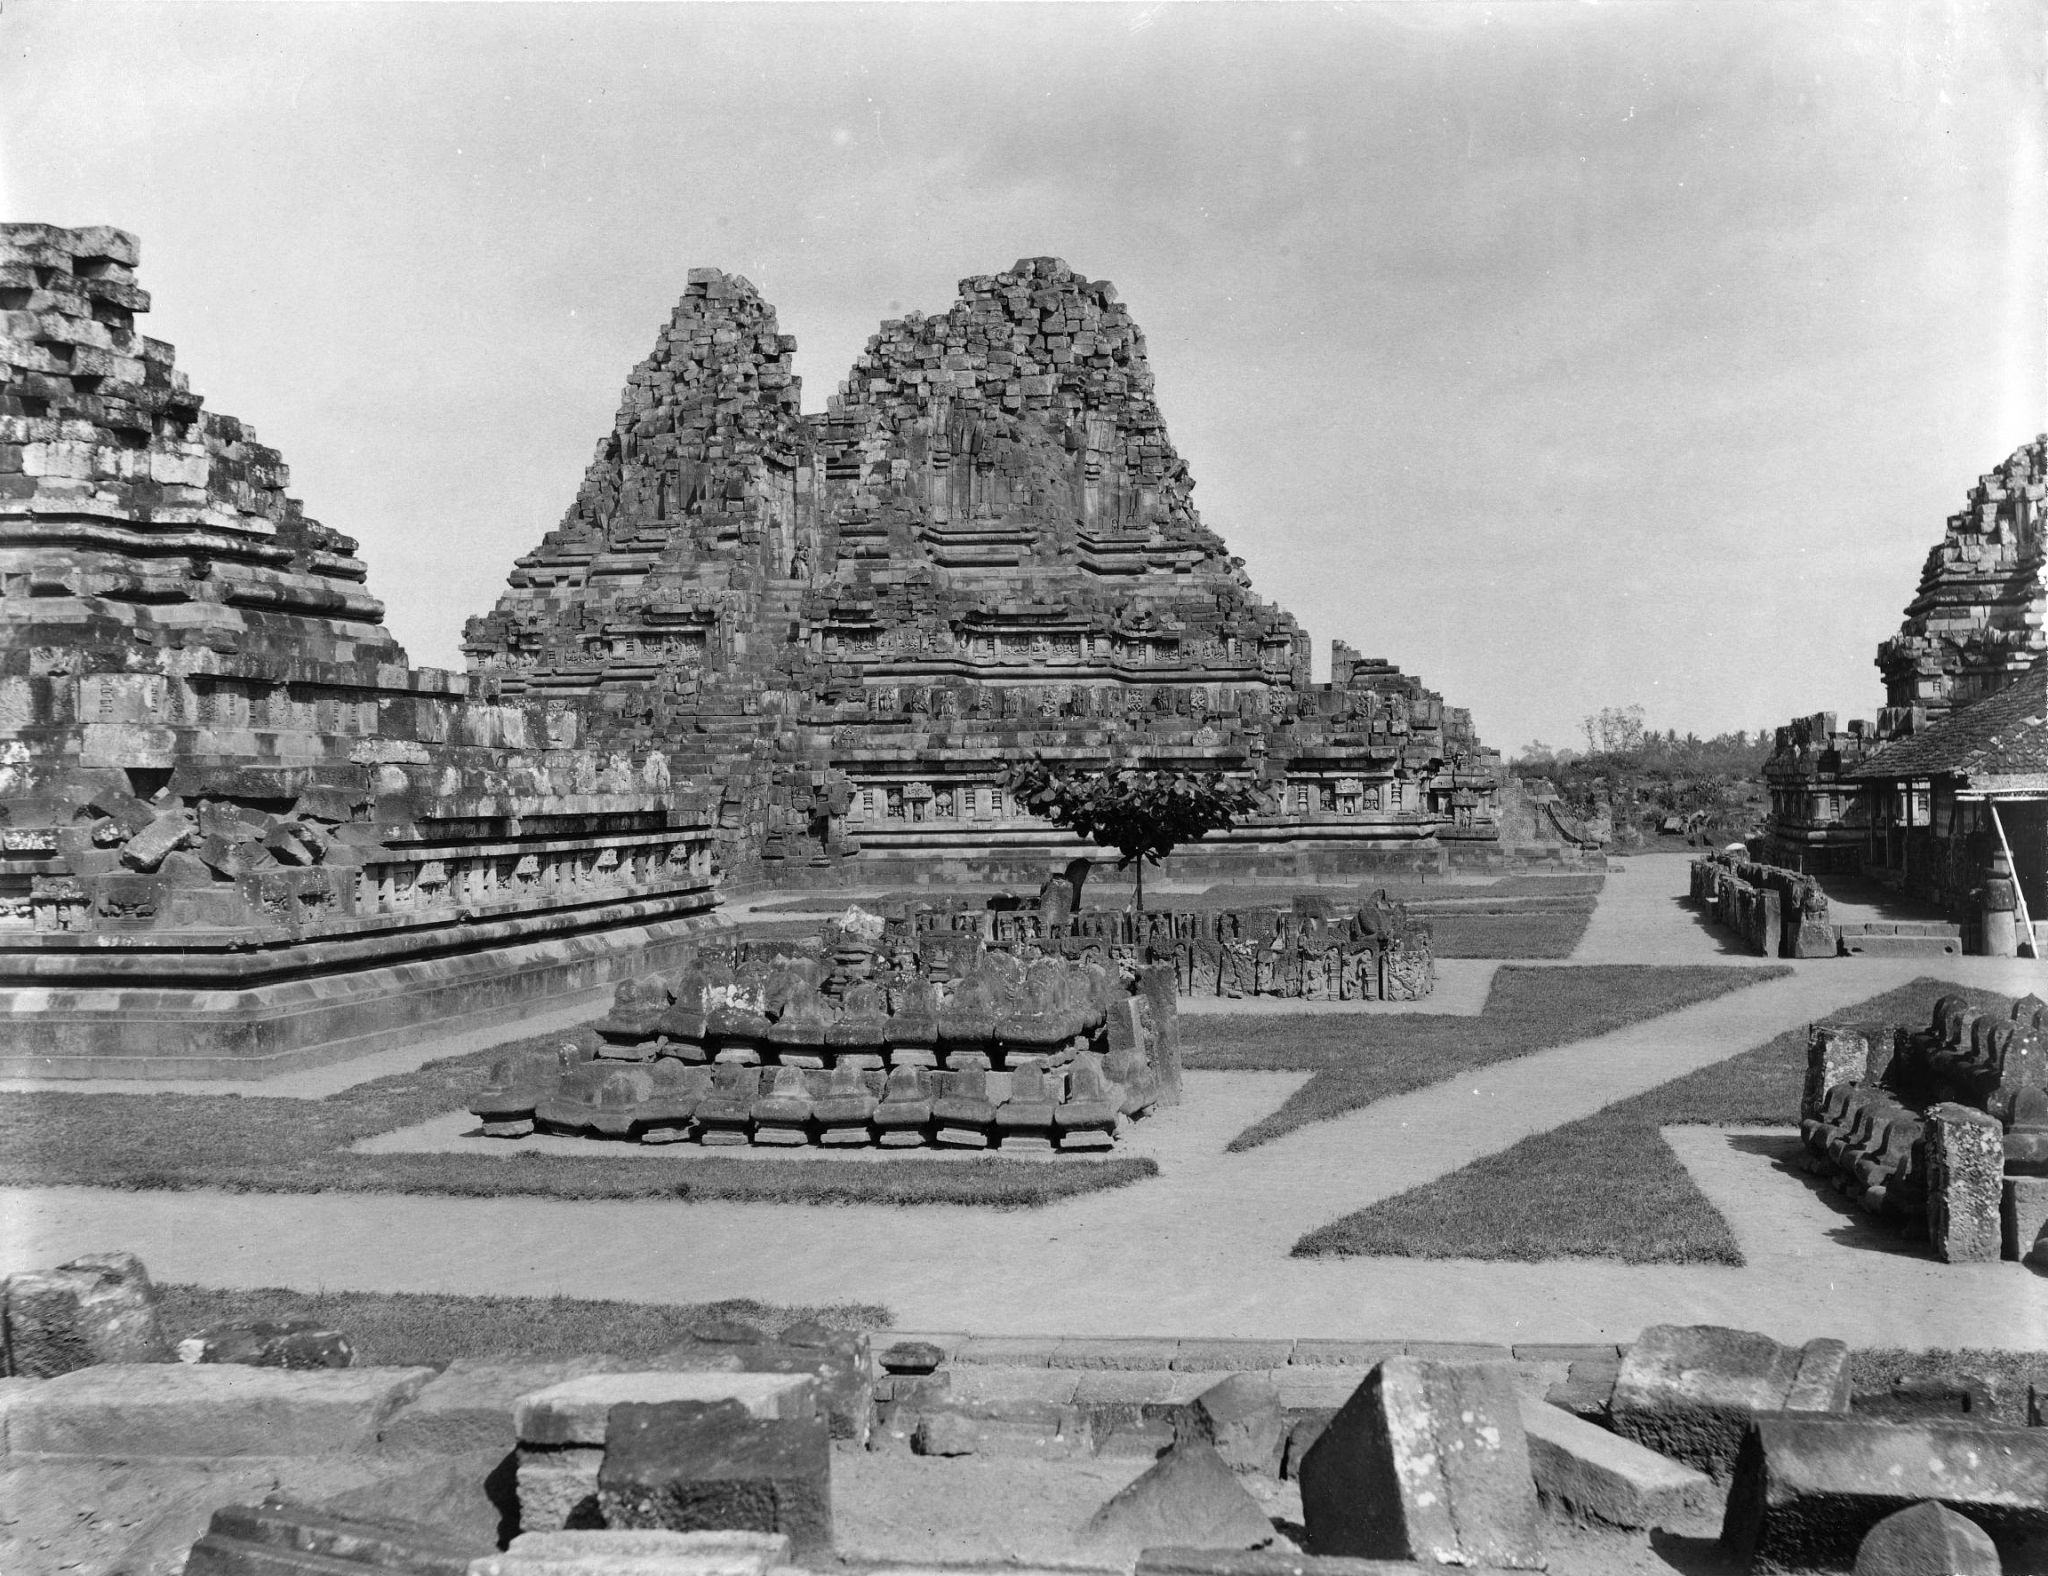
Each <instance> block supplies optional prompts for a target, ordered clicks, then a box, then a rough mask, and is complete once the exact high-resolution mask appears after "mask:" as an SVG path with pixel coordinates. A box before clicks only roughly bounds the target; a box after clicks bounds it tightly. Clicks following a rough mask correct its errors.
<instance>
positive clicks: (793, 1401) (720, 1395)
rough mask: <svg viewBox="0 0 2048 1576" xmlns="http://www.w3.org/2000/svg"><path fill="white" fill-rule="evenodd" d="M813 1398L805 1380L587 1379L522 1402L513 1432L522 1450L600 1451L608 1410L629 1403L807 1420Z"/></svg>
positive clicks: (645, 1375) (715, 1376)
mask: <svg viewBox="0 0 2048 1576" xmlns="http://www.w3.org/2000/svg"><path fill="white" fill-rule="evenodd" d="M815 1394H816V1392H815V1388H814V1386H813V1384H812V1381H811V1377H810V1376H809V1375H808V1374H742V1373H728V1372H718V1371H714V1372H708V1373H704V1372H682V1373H677V1372H669V1371H658V1372H641V1373H601V1374H585V1375H583V1376H582V1377H580V1378H576V1379H569V1380H565V1381H563V1382H562V1383H561V1384H555V1385H550V1386H548V1387H547V1388H546V1389H545V1390H538V1391H535V1392H534V1393H532V1394H530V1395H523V1396H521V1397H520V1398H519V1400H518V1402H517V1404H516V1405H515V1406H514V1408H513V1426H514V1427H515V1429H516V1430H517V1431H518V1435H519V1442H520V1443H521V1444H523V1445H602V1444H604V1443H605V1442H606V1439H607V1434H606V1424H607V1421H608V1419H609V1418H610V1416H611V1411H612V1408H613V1407H615V1406H619V1405H622V1404H624V1403H628V1402H632V1403H638V1404H650V1405H651V1404H654V1403H658V1402H667V1401H702V1402H715V1401H732V1402H734V1403H736V1404H737V1405H739V1406H740V1407H741V1408H742V1409H743V1410H744V1411H745V1412H746V1413H747V1414H748V1415H749V1416H752V1417H758V1418H807V1417H810V1416H811V1415H812V1414H813V1413H814V1412H815V1411H816V1402H815Z"/></svg>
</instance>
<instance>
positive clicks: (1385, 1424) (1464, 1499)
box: [1300, 1357, 1544, 1570]
mask: <svg viewBox="0 0 2048 1576" xmlns="http://www.w3.org/2000/svg"><path fill="white" fill-rule="evenodd" d="M1300 1475H1301V1509H1302V1521H1303V1523H1304V1525H1305V1527H1306V1529H1307V1542H1308V1547H1309V1551H1310V1552H1311V1553H1315V1554H1344V1555H1353V1556H1356V1557H1359V1558H1364V1559H1383V1560H1384V1559H1393V1560H1405V1559H1412V1560H1417V1561H1420V1562H1421V1563H1423V1564H1430V1563H1438V1564H1456V1565H1495V1566H1501V1567H1505V1568H1507V1569H1512V1570H1540V1569H1541V1568H1542V1567H1543V1564H1544V1560H1543V1552H1542V1545H1541V1542H1540V1539H1539V1533H1538V1527H1539V1522H1540V1516H1539V1512H1538V1509H1537V1503H1536V1485H1535V1481H1534V1479H1533V1477H1532V1476H1531V1472H1530V1467H1529V1446H1528V1441H1527V1439H1526V1438H1525V1437H1524V1435H1523V1432H1522V1414H1521V1404H1520V1402H1519V1400H1518V1398H1517V1396H1516V1393H1515V1371H1514V1368H1513V1365H1512V1364H1509V1363H1500V1362H1480V1363H1444V1362H1434V1361H1430V1360H1428V1359H1425V1358H1419V1357H1390V1358H1388V1359H1387V1360H1386V1361H1385V1362H1383V1363H1381V1364H1380V1365H1379V1367H1377V1368H1375V1369H1373V1371H1372V1372H1371V1373H1370V1374H1368V1375H1367V1376H1366V1379H1365V1383H1363V1384H1362V1385H1360V1386H1359V1387H1358V1391H1357V1393H1356V1394H1355V1395H1353V1396H1352V1398H1351V1399H1350V1400H1349V1401H1347V1402H1345V1403H1344V1406H1343V1407H1342V1408H1341V1409H1340V1410H1339V1411H1338V1413H1337V1415H1336V1416H1335V1417H1333V1418H1331V1419H1330V1423H1329V1426H1328V1427H1327V1428H1325V1429H1324V1430H1323V1433H1322V1436H1321V1437H1320V1438H1318V1439H1317V1440H1316V1442H1315V1443H1314V1444H1313V1445H1311V1446H1310V1447H1309V1449H1308V1451H1307V1453H1306V1454H1305V1455H1304V1456H1303V1457H1302V1462H1301V1473H1300Z"/></svg>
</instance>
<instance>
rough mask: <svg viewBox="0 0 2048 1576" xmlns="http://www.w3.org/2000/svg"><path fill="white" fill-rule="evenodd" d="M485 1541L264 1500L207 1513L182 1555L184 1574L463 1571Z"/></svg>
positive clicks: (455, 1574)
mask: <svg viewBox="0 0 2048 1576" xmlns="http://www.w3.org/2000/svg"><path fill="white" fill-rule="evenodd" d="M489 1552H490V1545H489V1544H488V1543H483V1544H476V1543H468V1542H464V1541H462V1540H460V1539H455V1538H450V1537H449V1536H448V1535H447V1534H446V1533H444V1532H442V1531H440V1530H439V1529H437V1528H434V1527H428V1526H422V1525H420V1524H419V1523H417V1522H407V1521H396V1520H387V1519H383V1518H370V1517H359V1516H343V1515H336V1514H334V1513H332V1512H331V1511H326V1510H318V1509H314V1508H313V1507H311V1506H307V1505H294V1504H291V1503H288V1502H286V1501H283V1500H278V1499H269V1500H265V1501H264V1502H263V1503H262V1504H261V1505H228V1506H224V1507H223V1508H221V1509H220V1510H216V1511H215V1512H214V1513H213V1519H212V1521H211V1522H209V1523H208V1525H207V1529H206V1531H205V1533H204V1534H203V1535H202V1536H201V1537H200V1539H199V1541H198V1542H197V1543H195V1544H193V1545H192V1552H191V1553H190V1554H189V1555H188V1556H187V1557H186V1561H185V1571H186V1576H326V1573H328V1572H334V1571H344V1570H378V1571H389V1572H393V1573H395V1576H468V1571H469V1566H470V1562H471V1561H472V1560H474V1559H476V1558H477V1557H478V1556H479V1555H484V1554H488V1553H489Z"/></svg>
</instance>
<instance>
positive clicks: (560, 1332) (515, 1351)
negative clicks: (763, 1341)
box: [157, 1285, 895, 1368]
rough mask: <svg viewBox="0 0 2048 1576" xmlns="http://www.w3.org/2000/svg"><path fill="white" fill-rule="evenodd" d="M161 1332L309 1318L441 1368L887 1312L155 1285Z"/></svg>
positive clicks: (404, 1360)
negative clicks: (738, 1324)
mask: <svg viewBox="0 0 2048 1576" xmlns="http://www.w3.org/2000/svg"><path fill="white" fill-rule="evenodd" d="M157 1291H158V1294H159V1297H160V1299H161V1302H160V1311H161V1314H162V1317H163V1325H164V1333H165V1334H167V1335H168V1336H169V1337H170V1338H171V1339H172V1340H173V1341H178V1340H182V1339H183V1338H184V1337H185V1336H187V1335H192V1334H195V1333H197V1332H198V1331H200V1330H203V1329H205V1328H206V1327H207V1326H208V1325H210V1324H217V1323H220V1322H222V1321H223V1320H227V1319H272V1320H285V1319H313V1320H317V1321H318V1322H320V1323H321V1324H324V1325H326V1326H327V1327H328V1328H329V1329H334V1330H340V1331H341V1332H342V1333H343V1334H345V1335H347V1336H348V1338H349V1340H350V1341H351V1342H352V1343H353V1344H354V1346H355V1352H356V1363H357V1364H358V1366H361V1367H366V1368H367V1367H379V1366H390V1367H400V1368H408V1367H419V1366H432V1367H435V1368H441V1367H445V1366H446V1365H447V1364H449V1363H451V1362H454V1361H455V1360H456V1359H457V1358H460V1357H493V1356H503V1357H528V1358H532V1359H534V1360H535V1361H548V1360H551V1359H557V1358H568V1357H582V1356H587V1355H589V1354H592V1353H597V1352H602V1353H604V1354H605V1355H606V1356H608V1357H622V1358H629V1359H632V1358H653V1357H655V1356H657V1355H659V1354H660V1353H662V1352H665V1351H668V1350H670V1349H671V1348H673V1347H676V1346H680V1345H681V1344H682V1343H683V1342H685V1341H687V1340H689V1339H690V1337H691V1334H692V1332H693V1331H695V1330H696V1329H697V1328H698V1327H699V1326H700V1325H706V1324H710V1323H712V1322H714V1321H716V1320H722V1319H737V1320H740V1321H743V1322H744V1323H747V1324H751V1325H753V1326H754V1327H755V1328H756V1329H758V1330H760V1331H761V1332H762V1333H763V1334H766V1335H769V1336H776V1335H780V1334H781V1333H782V1332H783V1331H784V1330H786V1329H787V1328H789V1326H791V1325H793V1324H798V1323H802V1322H804V1321H807V1320H814V1321H816V1322H817V1323H819V1324H822V1325H824V1326H825V1327H826V1328H828V1329H833V1330H848V1331H859V1330H881V1329H887V1328H888V1327H889V1326H890V1325H891V1324H892V1323H894V1322H895V1321H894V1319H893V1317H892V1315H891V1314H890V1312H889V1310H888V1309H887V1308H878V1307H875V1306H873V1305H871V1304H866V1303H834V1304H832V1305H831V1306H829V1307H823V1308H783V1307H774V1306H770V1305H769V1304H766V1303H759V1302H751V1301H745V1300H740V1301H732V1302H705V1303H681V1304H673V1305H664V1304H658V1303H644V1302H598V1301H586V1300H584V1299H582V1298H579V1297H455V1296H439V1295H421V1294H418V1293H411V1292H361V1291H287V1290H285V1289H284V1288H282V1287H277V1286H266V1287H263V1288H261V1289H260V1290H256V1291H236V1290H229V1289H225V1288H222V1287H217V1286H182V1285H167V1286H159V1287H158V1288H157Z"/></svg>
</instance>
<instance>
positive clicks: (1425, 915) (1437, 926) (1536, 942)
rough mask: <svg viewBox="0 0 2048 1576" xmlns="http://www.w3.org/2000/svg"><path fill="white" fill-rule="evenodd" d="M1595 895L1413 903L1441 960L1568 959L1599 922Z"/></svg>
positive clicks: (1414, 910)
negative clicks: (1474, 904) (1472, 904)
mask: <svg viewBox="0 0 2048 1576" xmlns="http://www.w3.org/2000/svg"><path fill="white" fill-rule="evenodd" d="M1593 903H1594V899H1592V898H1590V897H1559V898H1554V899H1545V898H1527V897H1521V898H1509V899H1507V900H1505V901H1502V902H1499V903H1497V904H1489V905H1488V906H1487V907H1485V908H1456V909H1440V908H1438V907H1437V906H1436V904H1435V902H1434V900H1432V901H1430V902H1428V903H1421V904H1416V905H1413V907H1412V912H1413V913H1414V914H1415V916H1416V917H1417V918H1418V919H1425V920H1427V921H1428V922H1429V928H1430V931H1431V932H1432V947H1433V949H1434V951H1435V952H1436V955H1437V956H1438V957H1440V958H1568V957H1570V956H1571V955H1572V949H1573V948H1574V947H1576V946H1577V945H1578V944H1579V938H1580V937H1581V936H1583V935H1585V933H1586V927H1587V926H1588V925H1589V924H1591V923H1592V922H1593Z"/></svg>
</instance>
